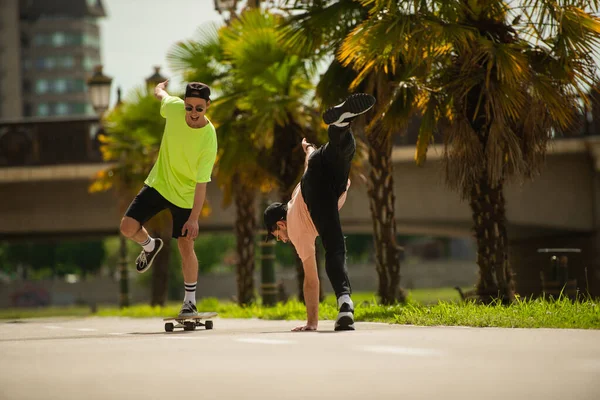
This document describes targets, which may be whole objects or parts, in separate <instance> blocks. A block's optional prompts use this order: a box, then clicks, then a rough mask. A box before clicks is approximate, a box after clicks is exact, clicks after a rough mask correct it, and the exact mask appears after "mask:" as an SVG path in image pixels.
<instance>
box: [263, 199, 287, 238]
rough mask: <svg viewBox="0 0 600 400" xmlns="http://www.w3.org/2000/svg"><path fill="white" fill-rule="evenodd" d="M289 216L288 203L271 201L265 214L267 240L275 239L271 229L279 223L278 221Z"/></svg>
mask: <svg viewBox="0 0 600 400" xmlns="http://www.w3.org/2000/svg"><path fill="white" fill-rule="evenodd" d="M286 217H287V204H283V203H277V202H276V203H271V204H270V205H269V206H268V207H267V208H266V209H265V213H264V214H263V220H264V223H265V229H266V230H267V237H266V238H265V240H266V241H269V240H271V239H275V236H273V234H271V231H272V230H273V228H274V227H275V225H276V224H277V221H282V220H284V219H285V218H286Z"/></svg>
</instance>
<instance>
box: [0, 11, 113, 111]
mask: <svg viewBox="0 0 600 400" xmlns="http://www.w3.org/2000/svg"><path fill="white" fill-rule="evenodd" d="M105 16H106V13H105V11H104V6H103V4H102V1H101V0H52V1H47V0H0V119H3V120H13V119H21V118H29V117H53V116H84V115H94V110H93V108H92V106H91V104H90V102H89V99H88V93H87V88H86V80H87V78H88V77H89V76H90V75H91V73H92V70H93V68H94V66H96V65H98V64H101V60H100V30H99V26H98V22H97V21H98V18H102V17H105Z"/></svg>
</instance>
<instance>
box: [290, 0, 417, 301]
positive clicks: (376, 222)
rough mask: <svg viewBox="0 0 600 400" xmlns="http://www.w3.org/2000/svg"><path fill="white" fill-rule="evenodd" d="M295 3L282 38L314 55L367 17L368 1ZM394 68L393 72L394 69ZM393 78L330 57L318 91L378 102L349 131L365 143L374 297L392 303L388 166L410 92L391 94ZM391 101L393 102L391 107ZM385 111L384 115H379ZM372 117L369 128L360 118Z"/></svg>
mask: <svg viewBox="0 0 600 400" xmlns="http://www.w3.org/2000/svg"><path fill="white" fill-rule="evenodd" d="M288 3H294V6H293V7H294V9H295V10H296V9H297V8H299V9H301V10H303V11H304V13H301V14H299V15H293V16H291V17H290V18H289V20H288V32H287V34H286V37H287V38H288V40H289V42H290V44H291V45H293V46H295V47H297V48H299V49H301V50H302V51H304V52H306V53H307V54H315V57H316V58H317V59H322V58H326V57H328V56H330V55H331V50H333V54H334V55H338V54H340V52H341V50H342V49H341V47H342V45H343V43H344V39H345V38H346V37H347V36H348V35H349V34H350V33H351V32H353V30H354V29H356V27H357V26H358V25H359V24H360V23H361V22H363V21H365V20H367V18H368V16H369V10H370V5H369V4H368V2H364V4H360V3H359V2H356V1H352V0H342V1H308V2H301V3H298V2H288ZM394 72H396V71H394ZM395 79H398V78H397V76H396V74H395V73H392V72H388V71H382V72H380V71H369V73H366V74H365V73H363V72H362V71H361V70H360V69H357V68H354V66H353V65H352V64H351V63H345V64H342V63H341V62H340V61H339V60H338V59H337V58H334V59H333V60H331V61H330V63H329V66H328V68H327V70H326V72H325V73H324V74H323V75H322V76H321V80H320V82H319V84H318V87H317V94H318V96H319V98H320V99H321V102H322V104H324V105H328V104H335V103H337V102H339V101H340V100H341V99H342V98H344V97H345V96H346V95H347V94H348V92H349V91H361V92H368V93H371V94H373V95H374V96H375V97H376V98H377V103H376V105H375V107H374V108H373V111H372V112H370V113H368V114H367V116H366V117H367V118H360V119H358V120H357V121H356V122H355V123H354V127H355V128H354V130H355V131H356V132H357V133H358V134H359V137H361V136H362V137H363V138H364V140H365V141H366V143H367V145H368V160H369V165H370V169H369V179H368V180H367V186H368V196H369V204H370V209H371V216H372V221H373V232H374V245H375V260H376V270H377V274H378V277H379V287H378V295H379V298H380V301H381V303H383V304H392V303H394V302H396V301H400V302H403V301H405V299H406V296H405V293H404V291H403V290H402V289H401V288H400V252H401V249H400V247H399V246H398V245H397V243H396V218H395V205H394V202H395V197H394V180H393V164H392V158H391V156H392V147H393V137H394V135H395V134H397V133H400V132H401V131H402V130H403V127H404V126H405V124H406V123H407V122H408V118H409V117H410V111H411V108H410V107H409V105H410V101H408V100H407V96H408V97H410V95H411V91H410V90H409V88H407V90H405V93H404V97H402V96H398V97H397V98H393V94H394V93H392V91H391V87H392V84H393V81H394V80H395ZM390 102H392V103H393V104H392V105H391V106H390ZM383 115H385V118H383V117H382V116H383ZM367 120H371V121H372V123H370V124H369V125H368V126H365V121H367Z"/></svg>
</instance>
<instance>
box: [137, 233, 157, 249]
mask: <svg viewBox="0 0 600 400" xmlns="http://www.w3.org/2000/svg"><path fill="white" fill-rule="evenodd" d="M155 242H156V240H154V239H152V238H151V237H150V235H148V239H146V241H145V242H143V243H140V244H141V245H142V247H143V248H144V251H145V252H146V253H150V252H151V251H152V250H154V244H155Z"/></svg>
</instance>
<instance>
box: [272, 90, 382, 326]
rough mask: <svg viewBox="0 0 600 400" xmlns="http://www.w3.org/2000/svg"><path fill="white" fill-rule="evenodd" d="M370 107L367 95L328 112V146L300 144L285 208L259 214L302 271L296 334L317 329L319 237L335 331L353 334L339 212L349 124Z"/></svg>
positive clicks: (349, 154)
mask: <svg viewBox="0 0 600 400" xmlns="http://www.w3.org/2000/svg"><path fill="white" fill-rule="evenodd" d="M374 104H375V98H374V97H373V96H371V95H368V94H364V93H358V94H354V95H351V96H350V97H348V98H347V99H346V100H345V101H344V102H343V103H341V104H339V105H337V106H335V107H331V108H329V109H328V110H327V111H325V113H324V114H323V120H324V121H325V123H326V124H328V125H329V128H328V131H327V132H328V135H329V142H328V143H326V144H325V145H324V146H322V147H321V148H319V149H317V148H316V147H315V146H314V145H313V144H311V143H308V142H306V139H303V140H302V148H303V149H304V152H305V153H306V158H305V164H304V165H305V170H304V174H303V175H302V179H301V180H300V183H298V185H297V186H296V188H295V189H294V192H293V194H292V198H291V200H290V201H289V202H288V203H287V204H282V203H273V204H271V205H269V206H268V207H267V208H266V210H265V212H264V224H265V228H266V229H267V232H269V235H268V238H269V239H271V238H276V239H277V240H278V241H279V240H281V241H282V242H284V243H287V242H288V241H290V242H292V244H293V245H294V247H295V249H296V252H297V253H298V256H299V257H300V259H301V260H302V265H303V267H304V301H305V303H306V314H307V317H308V318H307V322H306V325H304V326H300V327H297V328H295V329H294V330H295V331H314V330H316V329H317V326H318V323H319V277H318V274H317V261H316V255H315V240H316V238H317V236H321V240H322V242H323V247H324V248H325V270H326V272H327V276H328V278H329V281H330V282H331V286H332V287H333V290H334V291H335V294H336V297H337V305H338V308H339V313H338V316H337V318H336V321H335V330H336V331H339V330H354V304H353V303H352V299H351V298H350V295H351V293H352V290H351V287H350V280H349V279H348V272H347V269H346V244H345V241H344V234H343V233H342V227H341V223H340V216H339V210H340V208H341V207H342V206H343V205H344V202H345V201H346V193H347V190H348V188H349V187H350V180H349V179H348V176H349V173H350V165H351V162H352V158H353V157H354V153H355V151H356V142H355V140H354V136H353V134H352V131H351V130H350V123H351V121H352V120H353V119H354V118H355V117H356V116H358V115H360V114H363V113H365V112H366V111H367V110H369V109H370V108H371V107H373V105H374Z"/></svg>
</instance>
